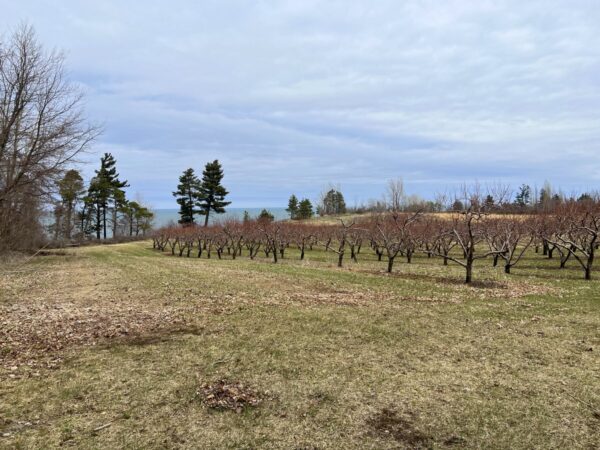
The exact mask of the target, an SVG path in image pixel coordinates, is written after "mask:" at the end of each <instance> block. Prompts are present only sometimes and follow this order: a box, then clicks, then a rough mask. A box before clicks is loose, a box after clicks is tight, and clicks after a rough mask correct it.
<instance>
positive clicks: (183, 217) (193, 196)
mask: <svg viewBox="0 0 600 450" xmlns="http://www.w3.org/2000/svg"><path fill="white" fill-rule="evenodd" d="M199 195H200V180H199V179H198V177H197V176H196V174H195V173H194V169H192V168H190V169H187V170H186V171H184V172H183V174H182V175H181V176H180V177H179V184H178V185H177V190H176V191H175V192H173V196H174V197H176V199H177V204H178V205H179V216H180V219H179V223H180V224H182V225H190V224H193V223H194V215H195V214H200V213H201V212H200V210H199V209H196V208H195V206H197V205H198V201H197V199H198V196H199Z"/></svg>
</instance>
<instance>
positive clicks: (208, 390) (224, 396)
mask: <svg viewBox="0 0 600 450" xmlns="http://www.w3.org/2000/svg"><path fill="white" fill-rule="evenodd" d="M197 394H198V396H199V397H200V398H201V400H202V402H203V403H204V404H205V405H206V406H208V407H209V408H214V409H221V410H233V411H235V412H237V413H241V412H242V411H243V410H244V408H247V407H254V406H258V405H259V404H260V403H261V401H262V399H261V398H260V397H259V394H258V392H257V391H255V390H253V389H251V388H250V387H248V386H245V385H244V384H243V383H241V382H239V381H228V380H218V381H216V382H214V383H212V384H209V383H206V384H203V385H202V386H201V387H200V389H198V392H197Z"/></svg>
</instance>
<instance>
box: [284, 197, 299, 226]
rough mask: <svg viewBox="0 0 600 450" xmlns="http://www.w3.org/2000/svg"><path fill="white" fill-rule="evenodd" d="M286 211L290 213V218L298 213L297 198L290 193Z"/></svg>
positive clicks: (293, 217)
mask: <svg viewBox="0 0 600 450" xmlns="http://www.w3.org/2000/svg"><path fill="white" fill-rule="evenodd" d="M286 211H287V212H288V213H289V214H290V219H292V220H293V219H295V218H296V215H297V214H298V198H297V197H296V196H295V195H294V194H292V195H291V196H290V199H289V200H288V207H287V209H286Z"/></svg>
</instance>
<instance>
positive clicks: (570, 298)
mask: <svg viewBox="0 0 600 450" xmlns="http://www.w3.org/2000/svg"><path fill="white" fill-rule="evenodd" d="M151 246H152V245H151V243H149V242H135V243H128V244H120V245H113V246H97V247H86V248H80V249H75V250H68V251H67V252H66V254H65V253H64V252H59V251H56V252H54V253H53V254H50V255H45V256H38V257H35V258H33V259H32V260H31V261H20V262H19V261H15V262H12V263H10V264H5V265H3V266H2V267H0V381H1V383H2V384H1V386H2V387H1V388H0V447H2V448H49V447H60V446H64V447H76V448H123V447H127V448H284V449H326V448H327V449H339V448H350V449H352V448H355V449H364V448H373V449H385V448H456V449H458V448H487V449H532V448H539V449H548V448H555V449H577V448H581V449H593V448H599V447H600V281H597V280H594V281H591V282H586V281H584V280H582V279H581V278H582V275H581V269H580V268H579V267H576V266H575V265H574V264H571V266H570V267H568V268H567V269H564V270H559V269H558V262H557V261H549V260H546V259H543V258H542V257H541V256H540V255H536V254H534V253H529V254H527V255H526V259H525V260H523V261H522V262H521V263H520V264H519V266H516V267H515V268H514V273H513V274H512V275H505V274H504V273H503V272H502V267H497V268H493V267H491V261H490V260H486V261H478V264H477V269H476V276H475V279H476V280H478V282H477V283H475V284H474V286H471V287H467V286H465V285H464V284H463V283H462V279H463V276H464V273H463V272H464V271H463V269H462V268H458V267H453V266H449V267H444V266H442V265H441V261H440V260H439V259H428V258H426V257H424V256H418V257H416V258H414V260H413V263H412V264H410V265H409V264H406V263H405V262H404V260H398V262H397V264H396V266H395V267H394V272H395V273H393V274H391V275H387V274H386V273H385V263H384V262H377V261H376V260H375V258H374V257H373V256H372V255H371V254H370V252H368V251H366V250H363V253H361V255H359V261H360V262H359V263H358V264H356V263H353V262H352V261H350V260H349V259H348V261H347V262H346V263H345V267H344V268H342V269H338V268H337V267H335V262H336V255H334V254H331V253H325V252H324V251H321V250H319V251H316V250H315V251H311V252H308V253H307V256H306V260H304V261H302V262H301V261H299V260H298V254H297V252H296V251H295V250H294V249H290V250H288V251H287V252H286V257H285V259H283V260H281V261H280V263H279V264H277V265H275V264H272V263H271V262H270V260H269V261H267V260H265V259H262V258H259V259H258V260H255V261H250V260H249V259H248V258H247V257H245V256H242V257H241V258H238V259H237V260H235V261H232V260H229V259H224V260H217V259H211V260H206V259H204V258H203V259H197V258H179V257H172V256H170V255H167V254H160V253H158V252H156V251H153V250H152V249H151ZM594 275H595V276H596V278H600V274H599V273H598V272H596V273H594ZM220 380H225V384H226V385H228V386H232V388H231V389H232V391H231V392H234V393H235V392H237V393H238V394H240V395H239V396H238V400H239V401H240V402H242V400H244V399H245V398H249V399H250V401H249V402H250V403H252V404H251V405H248V406H244V405H243V404H241V403H240V404H241V405H242V406H240V407H239V408H237V409H238V411H236V410H235V409H236V408H234V409H233V410H228V409H225V410H223V409H218V408H213V406H215V402H214V400H215V398H216V399H218V398H219V397H215V396H214V395H213V394H211V392H214V391H213V390H212V389H213V388H214V386H219V383H218V382H219V381H220ZM236 389H237V390H236ZM228 392H229V391H228ZM211 395H212V397H211ZM253 400H255V401H253Z"/></svg>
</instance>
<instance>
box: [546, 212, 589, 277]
mask: <svg viewBox="0 0 600 450" xmlns="http://www.w3.org/2000/svg"><path fill="white" fill-rule="evenodd" d="M558 212H559V213H558V214H557V216H558V217H560V218H561V220H560V222H559V223H560V228H559V231H558V232H557V233H554V234H553V235H549V236H548V237H547V238H546V239H547V240H548V241H549V242H550V243H551V244H555V245H556V246H558V247H560V248H562V249H564V250H565V251H567V252H569V253H570V254H571V255H572V256H573V258H574V259H575V260H576V261H577V262H578V263H579V265H580V266H581V268H582V269H583V273H584V278H585V279H586V280H591V279H592V267H593V265H594V258H595V253H596V250H597V249H598V246H599V244H600V240H599V239H600V207H599V206H598V204H597V203H592V202H589V203H583V204H577V203H572V204H567V205H564V206H561V207H560V208H559V211H558Z"/></svg>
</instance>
